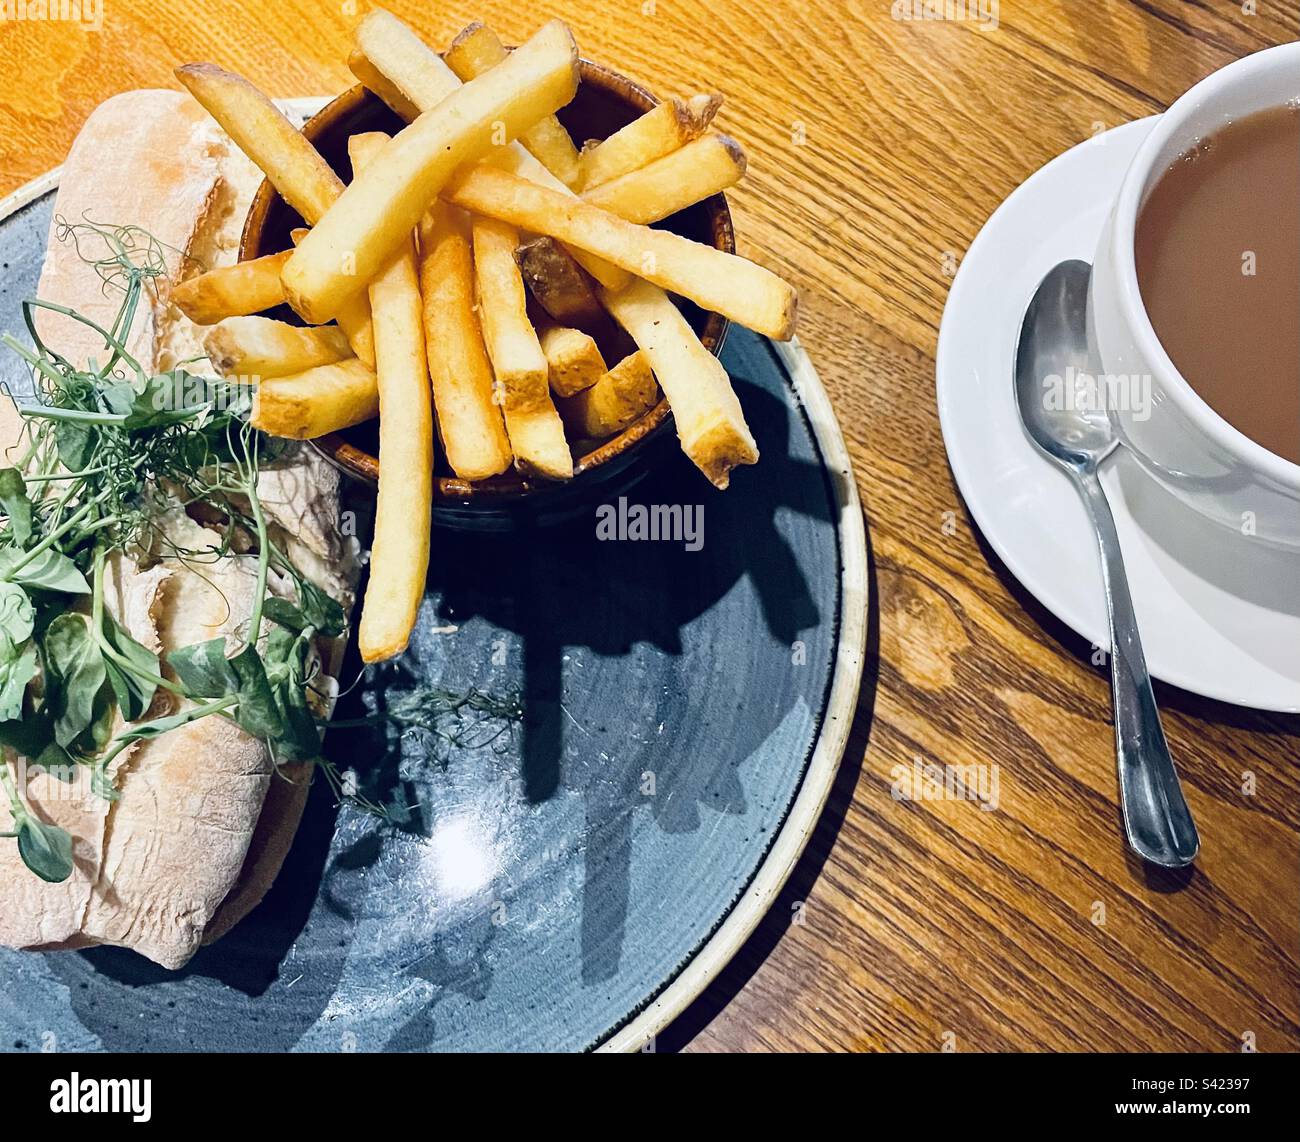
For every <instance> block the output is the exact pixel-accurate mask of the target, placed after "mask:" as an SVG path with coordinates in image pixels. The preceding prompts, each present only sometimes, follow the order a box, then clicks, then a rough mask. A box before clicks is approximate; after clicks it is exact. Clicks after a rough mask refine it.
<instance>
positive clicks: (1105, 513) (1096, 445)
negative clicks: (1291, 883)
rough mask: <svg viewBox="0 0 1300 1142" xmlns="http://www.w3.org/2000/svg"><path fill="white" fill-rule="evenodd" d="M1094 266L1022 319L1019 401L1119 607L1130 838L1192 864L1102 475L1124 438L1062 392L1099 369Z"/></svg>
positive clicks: (1074, 269) (1190, 834)
mask: <svg viewBox="0 0 1300 1142" xmlns="http://www.w3.org/2000/svg"><path fill="white" fill-rule="evenodd" d="M1091 273H1092V267H1091V266H1089V265H1088V263H1087V262H1080V261H1069V262H1062V263H1061V264H1060V265H1058V266H1057V267H1056V268H1055V269H1053V270H1052V271H1051V273H1049V274H1048V275H1047V277H1045V278H1044V279H1043V281H1042V283H1041V284H1040V285H1039V287H1038V290H1037V291H1036V292H1035V294H1034V297H1033V300H1032V301H1031V302H1030V303H1029V308H1028V310H1026V311H1025V318H1024V322H1023V323H1022V324H1021V326H1020V342H1019V344H1018V346H1017V348H1016V404H1017V406H1018V407H1019V409H1020V419H1021V422H1022V423H1023V424H1024V426H1025V432H1026V433H1027V434H1028V436H1029V439H1030V440H1031V441H1033V443H1034V445H1035V446H1036V447H1037V448H1038V450H1039V451H1040V452H1042V454H1043V455H1044V456H1046V457H1047V458H1048V459H1049V460H1052V461H1053V462H1055V463H1056V464H1057V465H1058V466H1059V467H1060V468H1062V469H1063V470H1064V471H1065V472H1067V473H1068V474H1069V476H1070V477H1071V479H1073V481H1074V484H1075V487H1077V488H1078V489H1079V494H1080V495H1081V496H1082V497H1083V502H1084V503H1085V504H1086V505H1087V507H1088V513H1089V515H1090V516H1091V517H1092V522H1093V526H1094V527H1095V528H1096V531H1097V545H1098V547H1099V548H1100V551H1101V570H1102V580H1103V582H1104V583H1105V587H1106V605H1107V609H1108V610H1109V612H1110V645H1111V656H1110V663H1111V669H1110V682H1111V695H1112V698H1113V700H1114V711H1115V752H1116V759H1117V763H1118V767H1119V792H1120V805H1121V807H1122V809H1123V813H1124V831H1125V833H1126V834H1127V835H1128V843H1129V845H1130V846H1131V847H1132V849H1133V851H1134V852H1136V853H1137V854H1138V855H1139V856H1141V857H1142V858H1143V859H1144V860H1148V861H1150V862H1151V863H1152V864H1157V865H1161V866H1163V867H1164V868H1183V867H1185V866H1186V865H1189V864H1191V863H1192V861H1194V860H1195V859H1196V853H1197V851H1198V849H1199V848H1200V844H1201V841H1200V837H1199V836H1198V835H1197V832H1196V823H1195V822H1194V821H1193V820H1192V814H1191V812H1190V811H1189V810H1188V808H1187V802H1186V800H1185V799H1184V798H1183V790H1182V786H1181V785H1179V782H1178V773H1177V771H1176V770H1175V769H1174V762H1173V759H1172V758H1171V757H1170V756H1169V745H1168V743H1167V742H1166V741H1165V733H1164V730H1163V729H1162V728H1161V726H1160V711H1159V710H1158V709H1157V708H1156V699H1155V694H1154V693H1152V690H1151V676H1150V675H1149V674H1148V673H1147V664H1146V657H1145V656H1144V655H1143V653H1142V641H1141V639H1140V638H1139V636H1138V626H1137V618H1136V616H1135V615H1134V612H1133V600H1132V598H1131V596H1130V595H1129V589H1128V576H1127V575H1126V574H1125V571H1124V559H1123V556H1122V555H1121V553H1120V546H1119V535H1118V533H1117V532H1116V531H1115V520H1114V517H1112V515H1111V513H1110V505H1109V504H1108V503H1107V502H1106V493H1105V491H1104V490H1103V489H1102V486H1101V481H1100V480H1099V479H1098V478H1097V468H1098V465H1100V464H1101V462H1102V461H1103V460H1105V459H1106V457H1107V456H1109V455H1110V454H1111V453H1112V452H1113V451H1114V450H1115V447H1116V445H1117V444H1118V443H1119V441H1118V439H1117V438H1116V437H1115V435H1114V431H1113V429H1112V428H1111V424H1110V420H1109V418H1108V417H1107V415H1106V410H1105V406H1104V403H1103V402H1096V401H1088V400H1082V401H1076V400H1062V399H1060V398H1061V396H1062V393H1063V388H1062V386H1065V385H1067V384H1069V383H1070V381H1069V379H1070V378H1074V377H1077V376H1078V375H1079V374H1084V375H1090V374H1091V373H1092V368H1091V363H1090V357H1089V354H1088V338H1087V301H1088V279H1089V276H1090V275H1091ZM1053 388H1055V391H1053ZM1076 405H1082V406H1083V408H1082V409H1080V408H1078V407H1075V406H1076ZM1090 405H1093V406H1096V405H1099V406H1100V407H1089V406H1090Z"/></svg>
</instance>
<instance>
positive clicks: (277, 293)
mask: <svg viewBox="0 0 1300 1142" xmlns="http://www.w3.org/2000/svg"><path fill="white" fill-rule="evenodd" d="M288 260H289V251H288V250H284V251H282V252H281V253H279V254H267V255H266V256H265V257H262V258H253V259H251V260H250V261H247V262H236V263H235V265H233V266H221V267H220V268H219V269H215V270H209V271H208V272H207V273H206V274H198V275H197V276H195V277H192V278H186V280H185V281H183V282H177V283H176V285H174V286H173V287H172V292H171V300H172V302H173V304H175V305H176V307H177V308H178V309H179V310H180V311H181V312H182V313H183V314H185V316H186V317H188V318H189V319H190V320H191V321H192V322H194V324H195V325H216V323H217V322H218V321H224V320H225V319H226V318H227V317H242V316H244V315H245V314H249V313H261V312H262V311H263V310H265V309H273V308H275V306H277V305H281V304H282V303H283V302H284V286H282V285H281V284H280V271H281V270H282V269H283V268H284V263H285V262H287V261H288Z"/></svg>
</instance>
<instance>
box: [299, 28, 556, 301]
mask: <svg viewBox="0 0 1300 1142" xmlns="http://www.w3.org/2000/svg"><path fill="white" fill-rule="evenodd" d="M577 59H578V55H577V48H576V46H575V45H574V42H573V36H572V35H571V34H570V32H569V29H568V28H567V27H565V25H564V24H563V23H561V22H560V21H558V20H554V21H551V22H550V23H549V24H546V25H545V26H544V27H543V28H542V29H541V30H540V31H539V32H537V33H536V34H535V35H534V36H533V37H532V38H531V39H530V40H528V42H527V43H525V44H524V45H523V46H522V47H520V48H519V49H517V50H516V51H514V52H512V53H511V54H510V58H509V59H507V60H506V61H505V62H504V63H502V64H501V65H500V66H499V67H495V68H493V69H492V70H491V71H490V72H487V73H485V74H484V75H482V76H480V77H479V78H478V79H475V80H471V81H470V82H469V83H467V84H465V85H464V86H463V87H460V88H457V89H456V90H455V91H453V92H452V93H451V94H450V95H448V96H447V97H446V98H445V99H444V100H443V101H442V102H441V103H439V104H438V105H437V106H436V107H434V108H432V109H431V110H428V111H426V112H425V113H424V114H422V115H421V116H420V117H419V118H418V119H417V120H416V121H415V122H414V123H412V124H411V125H410V126H409V127H407V128H406V129H405V130H403V131H402V132H400V133H399V134H398V135H396V136H395V137H394V138H393V139H392V140H390V141H389V142H388V143H386V144H385V145H384V147H383V149H382V150H381V151H380V152H379V154H378V155H377V156H376V157H375V159H374V161H373V162H372V163H371V164H370V165H369V166H367V167H366V168H365V169H364V170H362V171H361V172H360V173H359V174H358V175H357V176H356V177H355V178H354V179H353V180H352V183H351V185H350V186H348V187H347V188H346V189H345V190H344V191H343V193H342V194H341V195H340V196H339V198H338V200H337V201H336V202H335V203H334V205H333V206H331V207H330V208H329V210H328V211H326V213H325V214H324V216H323V217H322V218H321V219H320V221H319V222H318V223H317V224H316V225H315V226H314V227H313V228H312V231H311V233H310V234H308V235H307V237H306V238H304V239H303V241H302V244H301V245H300V246H299V247H298V248H297V249H296V250H295V251H294V252H293V254H292V255H291V256H290V258H289V261H288V262H287V263H286V264H285V267H284V272H283V273H282V275H281V277H282V279H283V281H284V286H285V294H286V296H287V297H288V298H289V302H290V304H291V305H293V307H294V309H295V310H297V311H298V312H299V313H300V314H302V315H303V316H304V317H305V318H307V320H309V321H325V320H328V319H329V318H331V317H334V316H335V315H336V314H337V313H338V311H339V307H340V305H342V304H343V302H345V301H346V300H347V298H348V297H349V296H351V295H352V294H354V293H356V292H357V291H358V290H359V289H360V288H362V287H363V286H364V285H365V283H366V282H368V281H370V280H371V278H373V277H374V276H375V274H376V273H378V271H379V270H380V268H381V267H383V266H384V265H385V263H386V261H387V259H388V257H389V255H390V254H392V252H393V251H394V250H395V249H397V248H398V247H399V246H401V244H402V243H403V242H405V241H406V240H407V239H408V238H409V236H410V233H411V231H412V229H413V228H414V227H415V226H416V225H417V223H418V222H419V221H420V218H421V216H422V215H423V214H424V212H425V210H426V209H427V208H428V205H429V203H431V202H432V201H433V200H434V198H435V197H436V196H437V194H438V192H439V190H441V188H442V187H443V185H444V184H445V183H446V181H447V180H448V179H449V178H450V177H451V175H452V173H453V172H454V171H455V170H456V168H457V167H460V166H463V165H464V164H466V163H469V162H473V161H474V160H475V159H478V158H481V157H482V156H483V155H485V154H487V153H488V152H489V150H490V149H491V148H492V145H493V141H494V136H498V133H499V132H500V133H504V136H505V137H506V138H513V137H514V136H516V135H518V134H519V132H520V131H523V130H526V129H527V128H528V127H530V126H532V124H533V123H535V122H537V120H538V119H540V118H541V117H542V116H544V115H549V114H551V113H552V112H553V111H555V110H556V109H557V108H559V107H562V106H563V105H564V104H565V103H567V102H568V101H569V100H570V99H572V98H573V95H574V92H575V91H576V90H577V85H578V64H577ZM552 193H555V192H552Z"/></svg>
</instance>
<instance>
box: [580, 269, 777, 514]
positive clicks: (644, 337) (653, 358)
mask: <svg viewBox="0 0 1300 1142" xmlns="http://www.w3.org/2000/svg"><path fill="white" fill-rule="evenodd" d="M602 300H603V301H604V303H605V308H606V309H608V310H609V312H610V313H611V314H612V315H613V317H614V319H615V320H616V321H618V322H619V324H621V325H622V326H623V328H624V329H626V330H627V331H628V333H630V334H631V335H632V339H633V340H634V341H635V342H636V343H637V345H638V346H639V347H640V349H641V351H642V352H643V353H645V355H646V358H647V359H648V360H649V362H650V367H651V368H652V369H653V370H654V374H655V376H656V377H657V378H658V380H659V385H660V387H661V388H662V389H663V391H664V396H666V397H667V398H668V404H669V406H670V407H671V408H672V410H673V420H674V421H675V422H676V424H677V435H678V437H679V438H680V440H681V444H682V451H683V452H685V453H686V455H687V456H688V457H690V459H691V461H692V462H693V463H694V464H695V465H696V466H697V467H698V468H699V469H700V471H701V472H703V473H704V474H705V475H706V476H707V477H708V478H709V480H710V481H712V482H713V484H714V485H716V486H717V487H719V488H725V487H726V486H727V484H728V483H729V482H730V479H731V469H732V468H734V467H736V466H737V465H739V464H754V463H756V462H757V461H758V445H757V444H756V443H755V441H754V437H753V434H752V433H751V432H750V431H749V426H748V425H747V424H746V423H745V413H744V410H742V409H741V407H740V401H739V400H738V399H737V397H736V394H735V391H734V390H733V389H732V387H731V380H730V378H729V377H728V376H727V371H726V369H724V368H723V367H722V362H721V361H719V360H718V359H717V357H715V356H714V355H713V354H712V353H710V352H709V351H708V350H707V349H705V348H704V346H703V345H701V344H700V339H699V338H698V337H696V336H695V331H694V330H692V329H691V327H690V325H689V324H687V321H686V318H684V317H683V316H682V314H681V311H680V310H679V309H678V308H677V306H676V305H674V304H673V301H672V299H671V298H670V297H669V296H668V295H667V294H666V293H664V291H663V290H661V289H659V288H658V287H657V286H654V285H651V284H650V283H649V282H645V281H636V282H633V283H632V284H631V285H630V286H628V287H627V288H626V289H624V290H621V291H620V292H618V293H616V294H615V293H609V292H608V291H604V292H603V293H602Z"/></svg>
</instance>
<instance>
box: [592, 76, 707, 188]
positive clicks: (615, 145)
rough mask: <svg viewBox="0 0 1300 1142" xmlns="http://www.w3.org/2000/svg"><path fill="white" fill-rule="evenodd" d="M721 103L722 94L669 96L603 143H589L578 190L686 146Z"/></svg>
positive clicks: (702, 132) (703, 129)
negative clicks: (671, 97) (686, 97)
mask: <svg viewBox="0 0 1300 1142" xmlns="http://www.w3.org/2000/svg"><path fill="white" fill-rule="evenodd" d="M721 106H722V96H721V95H693V96H691V98H690V99H686V100H682V99H668V100H665V101H664V102H663V103H660V104H659V105H658V106H657V107H652V108H651V109H650V110H649V111H647V112H646V113H645V114H644V115H642V116H641V117H640V118H639V119H634V120H633V121H632V122H631V123H629V124H628V125H627V126H626V127H624V128H623V129H622V130H621V131H615V132H614V134H612V135H610V137H609V138H608V139H606V140H605V141H604V142H603V143H587V145H586V146H584V147H583V149H582V154H581V156H580V157H579V159H578V165H579V168H580V171H581V173H580V175H579V179H578V189H579V190H580V191H583V192H585V191H588V190H591V189H592V188H593V187H597V186H600V184H601V183H604V182H609V180H610V179H614V178H618V177H619V176H620V175H625V174H627V173H628V172H629V171H634V170H639V169H640V168H641V167H643V166H645V165H646V164H647V163H652V162H654V161H655V159H658V158H661V157H663V156H664V155H666V154H668V153H669V152H671V151H675V150H676V149H677V148H678V147H681V146H685V145H686V144H687V143H689V142H690V141H691V140H692V139H695V138H698V137H699V136H700V135H702V134H704V132H705V131H707V130H708V128H709V124H710V123H712V122H713V117H714V115H716V114H717V113H718V108H719V107H721Z"/></svg>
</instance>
